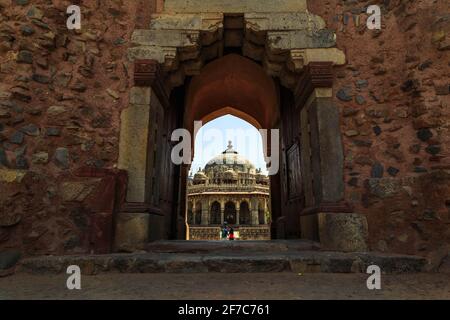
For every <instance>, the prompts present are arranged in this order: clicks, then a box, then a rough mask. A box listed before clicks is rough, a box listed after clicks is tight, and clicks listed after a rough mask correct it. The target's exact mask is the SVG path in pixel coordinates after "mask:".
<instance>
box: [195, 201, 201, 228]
mask: <svg viewBox="0 0 450 320" xmlns="http://www.w3.org/2000/svg"><path fill="white" fill-rule="evenodd" d="M201 223H202V203H201V201H197V203H196V204H195V219H194V224H197V225H199V224H201Z"/></svg>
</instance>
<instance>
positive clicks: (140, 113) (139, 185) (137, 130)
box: [118, 87, 157, 202]
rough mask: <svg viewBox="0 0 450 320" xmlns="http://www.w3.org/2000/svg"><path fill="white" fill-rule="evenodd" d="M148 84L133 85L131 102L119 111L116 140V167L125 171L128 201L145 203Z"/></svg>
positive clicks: (148, 125) (150, 97)
mask: <svg viewBox="0 0 450 320" xmlns="http://www.w3.org/2000/svg"><path fill="white" fill-rule="evenodd" d="M151 99H157V98H156V97H155V96H152V90H151V88H149V87H133V88H131V92H130V105H129V107H128V108H127V109H125V110H123V111H122V114H121V117H120V118H121V119H120V120H121V126H120V143H119V163H118V166H119V169H123V170H126V171H127V173H128V190H127V199H126V200H127V202H145V201H146V200H147V198H148V195H147V194H146V190H147V188H148V187H149V183H150V181H148V180H149V172H148V169H147V158H148V156H147V151H148V146H149V127H150V102H151Z"/></svg>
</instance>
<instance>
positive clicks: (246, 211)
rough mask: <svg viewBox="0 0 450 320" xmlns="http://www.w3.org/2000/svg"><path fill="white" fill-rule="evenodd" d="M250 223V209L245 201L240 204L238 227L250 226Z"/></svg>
mask: <svg viewBox="0 0 450 320" xmlns="http://www.w3.org/2000/svg"><path fill="white" fill-rule="evenodd" d="M251 222H252V220H251V216H250V208H249V206H248V202H247V201H243V202H241V205H240V210H239V224H240V225H250V224H251Z"/></svg>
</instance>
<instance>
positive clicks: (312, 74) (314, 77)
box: [294, 62, 333, 108]
mask: <svg viewBox="0 0 450 320" xmlns="http://www.w3.org/2000/svg"><path fill="white" fill-rule="evenodd" d="M332 66H333V63H332V62H310V63H309V64H308V65H307V66H306V68H305V69H304V71H303V74H302V75H301V78H300V80H299V82H298V84H297V87H296V88H295V91H294V94H295V104H296V107H297V108H303V107H304V106H305V104H306V102H307V101H308V99H309V97H310V96H311V95H312V94H313V93H314V91H315V89H318V88H332V87H333V70H332ZM319 94H320V93H319Z"/></svg>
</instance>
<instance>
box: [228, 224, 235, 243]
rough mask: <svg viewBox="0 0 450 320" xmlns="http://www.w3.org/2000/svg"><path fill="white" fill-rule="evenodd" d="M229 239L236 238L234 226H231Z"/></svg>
mask: <svg viewBox="0 0 450 320" xmlns="http://www.w3.org/2000/svg"><path fill="white" fill-rule="evenodd" d="M228 239H229V240H234V229H233V227H230V232H229V236H228Z"/></svg>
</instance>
